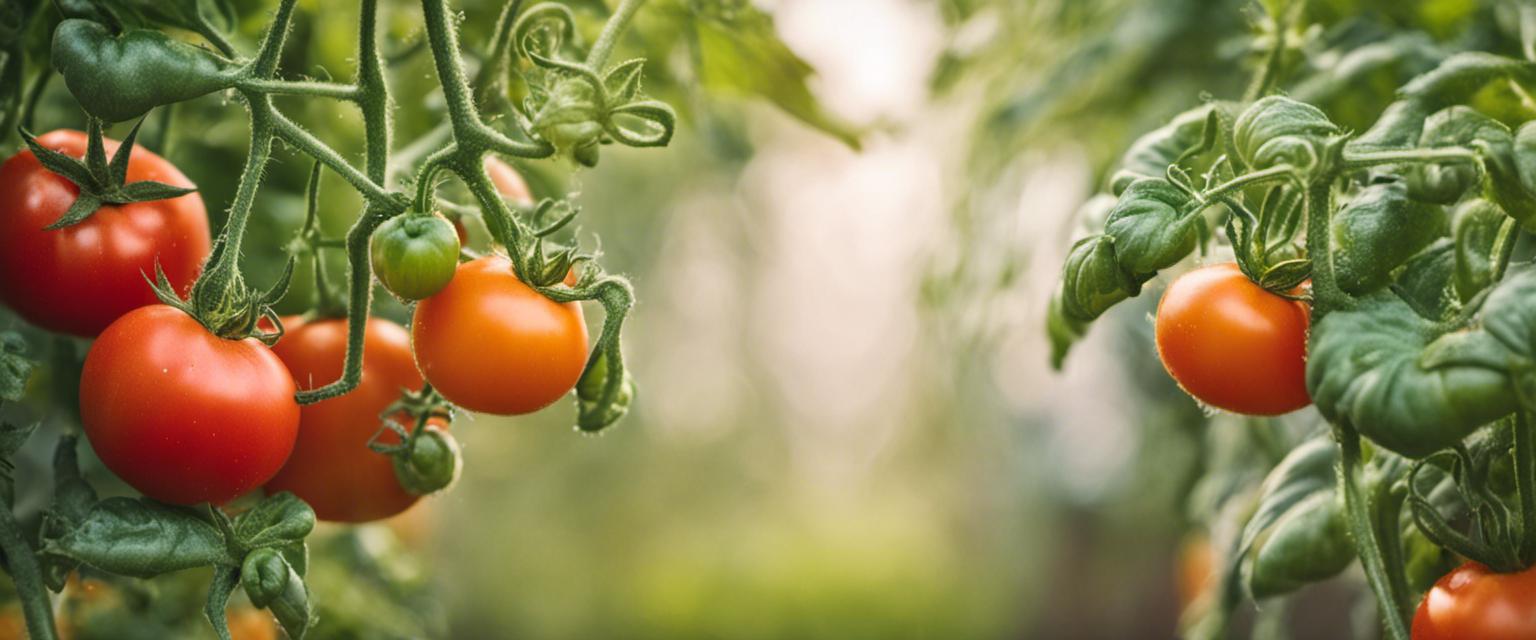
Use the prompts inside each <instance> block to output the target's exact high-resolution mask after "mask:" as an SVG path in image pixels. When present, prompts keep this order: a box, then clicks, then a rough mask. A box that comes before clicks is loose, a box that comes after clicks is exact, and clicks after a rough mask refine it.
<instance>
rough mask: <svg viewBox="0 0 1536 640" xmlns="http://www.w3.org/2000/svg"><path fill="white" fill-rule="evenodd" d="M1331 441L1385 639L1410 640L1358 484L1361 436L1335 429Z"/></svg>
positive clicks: (1341, 489) (1342, 427)
mask: <svg viewBox="0 0 1536 640" xmlns="http://www.w3.org/2000/svg"><path fill="white" fill-rule="evenodd" d="M1333 433H1334V437H1335V438H1336V439H1337V440H1338V442H1339V467H1338V476H1339V478H1338V479H1339V493H1340V494H1342V495H1343V496H1344V514H1345V518H1346V520H1347V521H1348V523H1349V530H1350V534H1351V536H1352V537H1353V538H1354V540H1355V551H1356V553H1357V554H1358V555H1359V556H1360V565H1361V567H1362V568H1364V569H1365V577H1366V582H1368V583H1370V586H1371V591H1372V592H1373V593H1374V594H1375V595H1376V605H1377V607H1378V608H1379V609H1380V613H1381V618H1382V620H1383V621H1384V622H1385V624H1386V628H1387V637H1388V638H1390V639H1391V640H1410V639H1409V634H1408V624H1407V622H1406V617H1405V616H1406V612H1405V610H1404V609H1403V603H1405V602H1407V595H1406V594H1400V593H1397V588H1396V584H1397V583H1398V581H1397V580H1393V579H1392V577H1391V575H1390V574H1389V569H1388V567H1387V563H1386V557H1385V556H1384V555H1383V553H1382V549H1381V539H1380V537H1379V535H1378V533H1377V531H1376V525H1375V523H1374V521H1373V520H1372V519H1371V515H1370V511H1371V505H1369V504H1367V502H1369V501H1368V499H1367V498H1366V496H1365V495H1363V493H1362V491H1361V488H1360V484H1361V479H1360V467H1361V453H1360V434H1359V432H1357V431H1355V430H1354V428H1352V427H1350V426H1348V425H1338V424H1336V425H1334V429H1333Z"/></svg>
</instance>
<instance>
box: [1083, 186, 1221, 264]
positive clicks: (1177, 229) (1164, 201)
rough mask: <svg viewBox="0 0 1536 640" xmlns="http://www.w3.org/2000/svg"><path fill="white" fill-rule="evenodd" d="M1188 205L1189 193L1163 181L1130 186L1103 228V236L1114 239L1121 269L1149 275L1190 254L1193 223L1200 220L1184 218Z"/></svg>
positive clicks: (1196, 234) (1193, 237) (1194, 233)
mask: <svg viewBox="0 0 1536 640" xmlns="http://www.w3.org/2000/svg"><path fill="white" fill-rule="evenodd" d="M1190 206H1191V202H1190V198H1189V194H1186V193H1184V192H1183V191H1180V190H1179V189H1178V188H1177V187H1175V186H1173V184H1172V183H1170V182H1168V181H1167V180H1162V179H1150V178H1149V179H1143V180H1137V181H1136V182H1133V183H1131V186H1129V187H1127V188H1126V190H1125V193H1123V194H1121V195H1120V202H1118V203H1116V204H1115V208H1113V209H1111V210H1110V211H1109V220H1108V222H1106V223H1105V225H1104V234H1105V235H1107V236H1109V237H1110V238H1112V239H1113V240H1114V243H1115V255H1116V258H1117V259H1118V260H1119V261H1120V266H1121V268H1123V269H1125V271H1126V272H1128V273H1133V274H1152V273H1156V272H1158V271H1160V270H1162V269H1166V268H1168V267H1171V266H1173V265H1174V264H1175V263H1177V262H1178V261H1179V260H1182V259H1183V258H1184V256H1187V255H1189V254H1190V252H1192V251H1194V250H1195V243H1196V242H1197V241H1198V240H1199V236H1198V232H1197V230H1196V229H1195V224H1197V223H1199V222H1200V221H1201V220H1200V218H1197V217H1193V216H1186V215H1185V213H1187V209H1189V208H1190Z"/></svg>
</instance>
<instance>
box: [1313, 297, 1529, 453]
mask: <svg viewBox="0 0 1536 640" xmlns="http://www.w3.org/2000/svg"><path fill="white" fill-rule="evenodd" d="M1479 319H1480V321H1481V324H1480V326H1479V325H1478V324H1474V325H1473V326H1472V327H1470V328H1466V329H1462V330H1459V331H1450V332H1447V330H1446V327H1445V325H1443V324H1441V323H1436V322H1432V321H1430V320H1426V319H1424V318H1422V317H1420V316H1419V314H1417V313H1415V312H1414V311H1413V309H1412V308H1411V307H1410V306H1409V305H1408V303H1406V302H1404V301H1403V300H1402V299H1401V298H1399V297H1398V296H1396V295H1394V294H1393V293H1391V292H1389V291H1383V292H1378V293H1376V294H1372V295H1371V296H1367V297H1365V298H1362V299H1360V302H1359V305H1358V307H1357V308H1355V309H1351V310H1346V311H1335V312H1333V313H1330V314H1328V315H1327V316H1325V317H1324V318H1323V319H1322V320H1320V321H1318V323H1317V324H1316V325H1315V326H1313V328H1312V344H1311V348H1310V350H1309V352H1308V358H1307V388H1308V390H1309V391H1310V392H1311V393H1312V400H1313V403H1314V404H1315V405H1316V406H1317V409H1318V411H1319V412H1321V413H1322V414H1323V417H1325V418H1328V419H1329V420H1330V421H1336V422H1343V423H1345V424H1349V425H1353V426H1354V427H1355V428H1356V429H1358V430H1359V431H1360V433H1361V434H1362V435H1364V436H1366V437H1367V438H1370V439H1371V440H1372V441H1374V442H1376V443H1377V444H1379V445H1381V446H1382V447H1384V448H1386V449H1388V450H1391V451H1393V452H1396V453H1398V454H1401V455H1403V456H1407V457H1409V458H1422V457H1424V456H1427V455H1429V454H1432V453H1434V452H1436V451H1439V450H1441V449H1444V448H1446V447H1449V446H1452V445H1455V444H1457V443H1459V442H1461V441H1462V439H1463V438H1465V437H1466V436H1467V435H1468V434H1471V433H1472V432H1474V431H1476V430H1477V429H1478V428H1480V427H1482V426H1485V425H1487V424H1489V423H1491V422H1493V421H1495V420H1497V419H1499V418H1502V417H1504V416H1507V415H1509V414H1510V413H1511V412H1513V411H1514V410H1515V408H1516V407H1517V406H1518V402H1517V400H1518V398H1517V396H1516V393H1515V390H1514V384H1515V383H1517V382H1519V379H1518V378H1517V375H1518V374H1519V373H1520V372H1521V371H1523V370H1526V369H1528V368H1529V366H1528V365H1522V363H1529V362H1530V361H1532V359H1533V356H1536V270H1532V269H1522V270H1519V271H1518V272H1512V273H1511V274H1510V275H1509V276H1508V277H1506V278H1505V279H1504V280H1503V281H1502V282H1500V283H1499V284H1498V285H1497V286H1496V287H1495V288H1494V289H1493V291H1492V292H1491V293H1490V294H1489V296H1488V298H1487V301H1486V302H1484V304H1483V307H1482V311H1481V314H1480V316H1479Z"/></svg>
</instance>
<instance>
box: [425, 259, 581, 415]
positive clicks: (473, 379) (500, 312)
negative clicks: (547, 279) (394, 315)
mask: <svg viewBox="0 0 1536 640" xmlns="http://www.w3.org/2000/svg"><path fill="white" fill-rule="evenodd" d="M411 341H412V346H413V347H414V350H415V352H416V364H417V365H418V366H419V367H420V368H421V372H422V374H423V375H424V376H426V378H427V380H428V381H429V382H431V383H432V386H433V388H435V389H437V391H438V392H439V393H441V394H442V395H443V397H445V398H447V399H448V400H450V401H452V402H453V403H454V404H457V405H459V406H461V407H463V408H465V409H468V410H470V411H479V412H482V413H493V414H498V415H520V414H525V413H532V412H534V411H538V410H539V409H542V408H544V407H546V406H549V404H550V403H552V402H554V401H556V400H558V399H560V397H561V396H563V395H565V394H566V393H567V392H569V391H570V390H571V388H572V387H574V386H575V385H576V381H577V379H579V378H580V377H581V371H582V369H583V368H584V367H585V366H586V362H587V327H586V324H585V322H584V321H583V320H582V315H581V306H580V305H579V304H577V303H574V302H570V303H558V302H554V301H551V300H550V299H548V298H545V297H544V296H542V295H539V293H538V292H537V291H534V290H533V289H532V288H530V287H529V286H528V285H526V284H523V282H522V281H520V280H518V279H517V276H515V275H513V273H512V266H511V263H510V262H508V261H507V259H506V258H505V257H502V256H486V257H483V258H479V259H476V260H474V261H471V262H466V263H464V264H461V265H459V270H458V273H457V274H455V275H454V277H453V280H452V281H451V282H449V283H448V286H447V287H446V288H444V289H443V290H442V291H441V292H439V293H438V294H437V295H435V296H432V297H430V298H427V299H426V300H422V301H421V302H420V303H418V304H417V305H416V315H415V318H414V319H413V320H412V321H411Z"/></svg>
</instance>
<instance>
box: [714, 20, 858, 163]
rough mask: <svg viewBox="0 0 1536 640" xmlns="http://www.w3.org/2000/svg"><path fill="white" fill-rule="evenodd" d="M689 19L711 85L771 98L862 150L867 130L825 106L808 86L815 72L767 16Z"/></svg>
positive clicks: (724, 89) (774, 102)
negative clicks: (860, 128)
mask: <svg viewBox="0 0 1536 640" xmlns="http://www.w3.org/2000/svg"><path fill="white" fill-rule="evenodd" d="M690 11H691V9H690ZM685 19H687V20H689V22H690V23H691V24H692V26H693V29H694V35H695V39H696V43H697V47H698V51H697V55H698V63H699V69H698V72H699V79H700V80H701V81H702V82H703V84H704V86H705V87H707V88H710V89H716V90H723V91H734V92H737V93H741V94H744V95H749V96H757V97H761V98H764V99H767V100H768V101H770V102H772V103H773V104H775V105H777V106H778V107H779V108H780V109H783V110H784V111H785V112H786V113H788V114H789V115H791V116H794V117H795V118H796V119H798V120H800V121H801V122H804V123H806V124H808V125H810V126H812V127H815V128H816V129H819V130H821V131H822V132H824V133H827V134H829V135H831V136H833V137H836V138H837V139H839V140H842V141H843V143H844V144H847V145H848V146H850V147H853V148H854V149H858V148H859V147H860V140H859V138H860V136H861V132H859V131H858V130H856V129H855V128H854V127H853V126H852V125H850V124H848V123H846V122H843V121H841V120H840V119H838V118H837V117H836V116H833V115H832V114H830V113H827V112H826V111H825V110H824V109H823V108H822V106H821V104H820V103H819V102H818V101H817V100H816V97H815V96H814V95H813V94H812V93H811V90H810V87H809V86H808V84H807V82H808V80H809V79H810V77H811V75H812V74H813V73H814V71H815V70H814V69H812V68H811V66H810V65H809V64H807V63H806V62H805V61H804V60H801V59H800V57H799V56H797V55H795V53H794V52H793V51H790V49H789V47H787V46H785V45H784V43H783V42H782V41H780V40H779V36H778V33H777V32H776V31H775V30H774V27H773V19H772V18H771V17H769V16H768V15H767V14H765V13H763V12H762V11H760V10H758V9H756V8H754V7H751V6H743V7H741V8H740V9H739V10H737V11H733V12H731V13H730V14H729V15H714V16H692V17H688V18H685Z"/></svg>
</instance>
